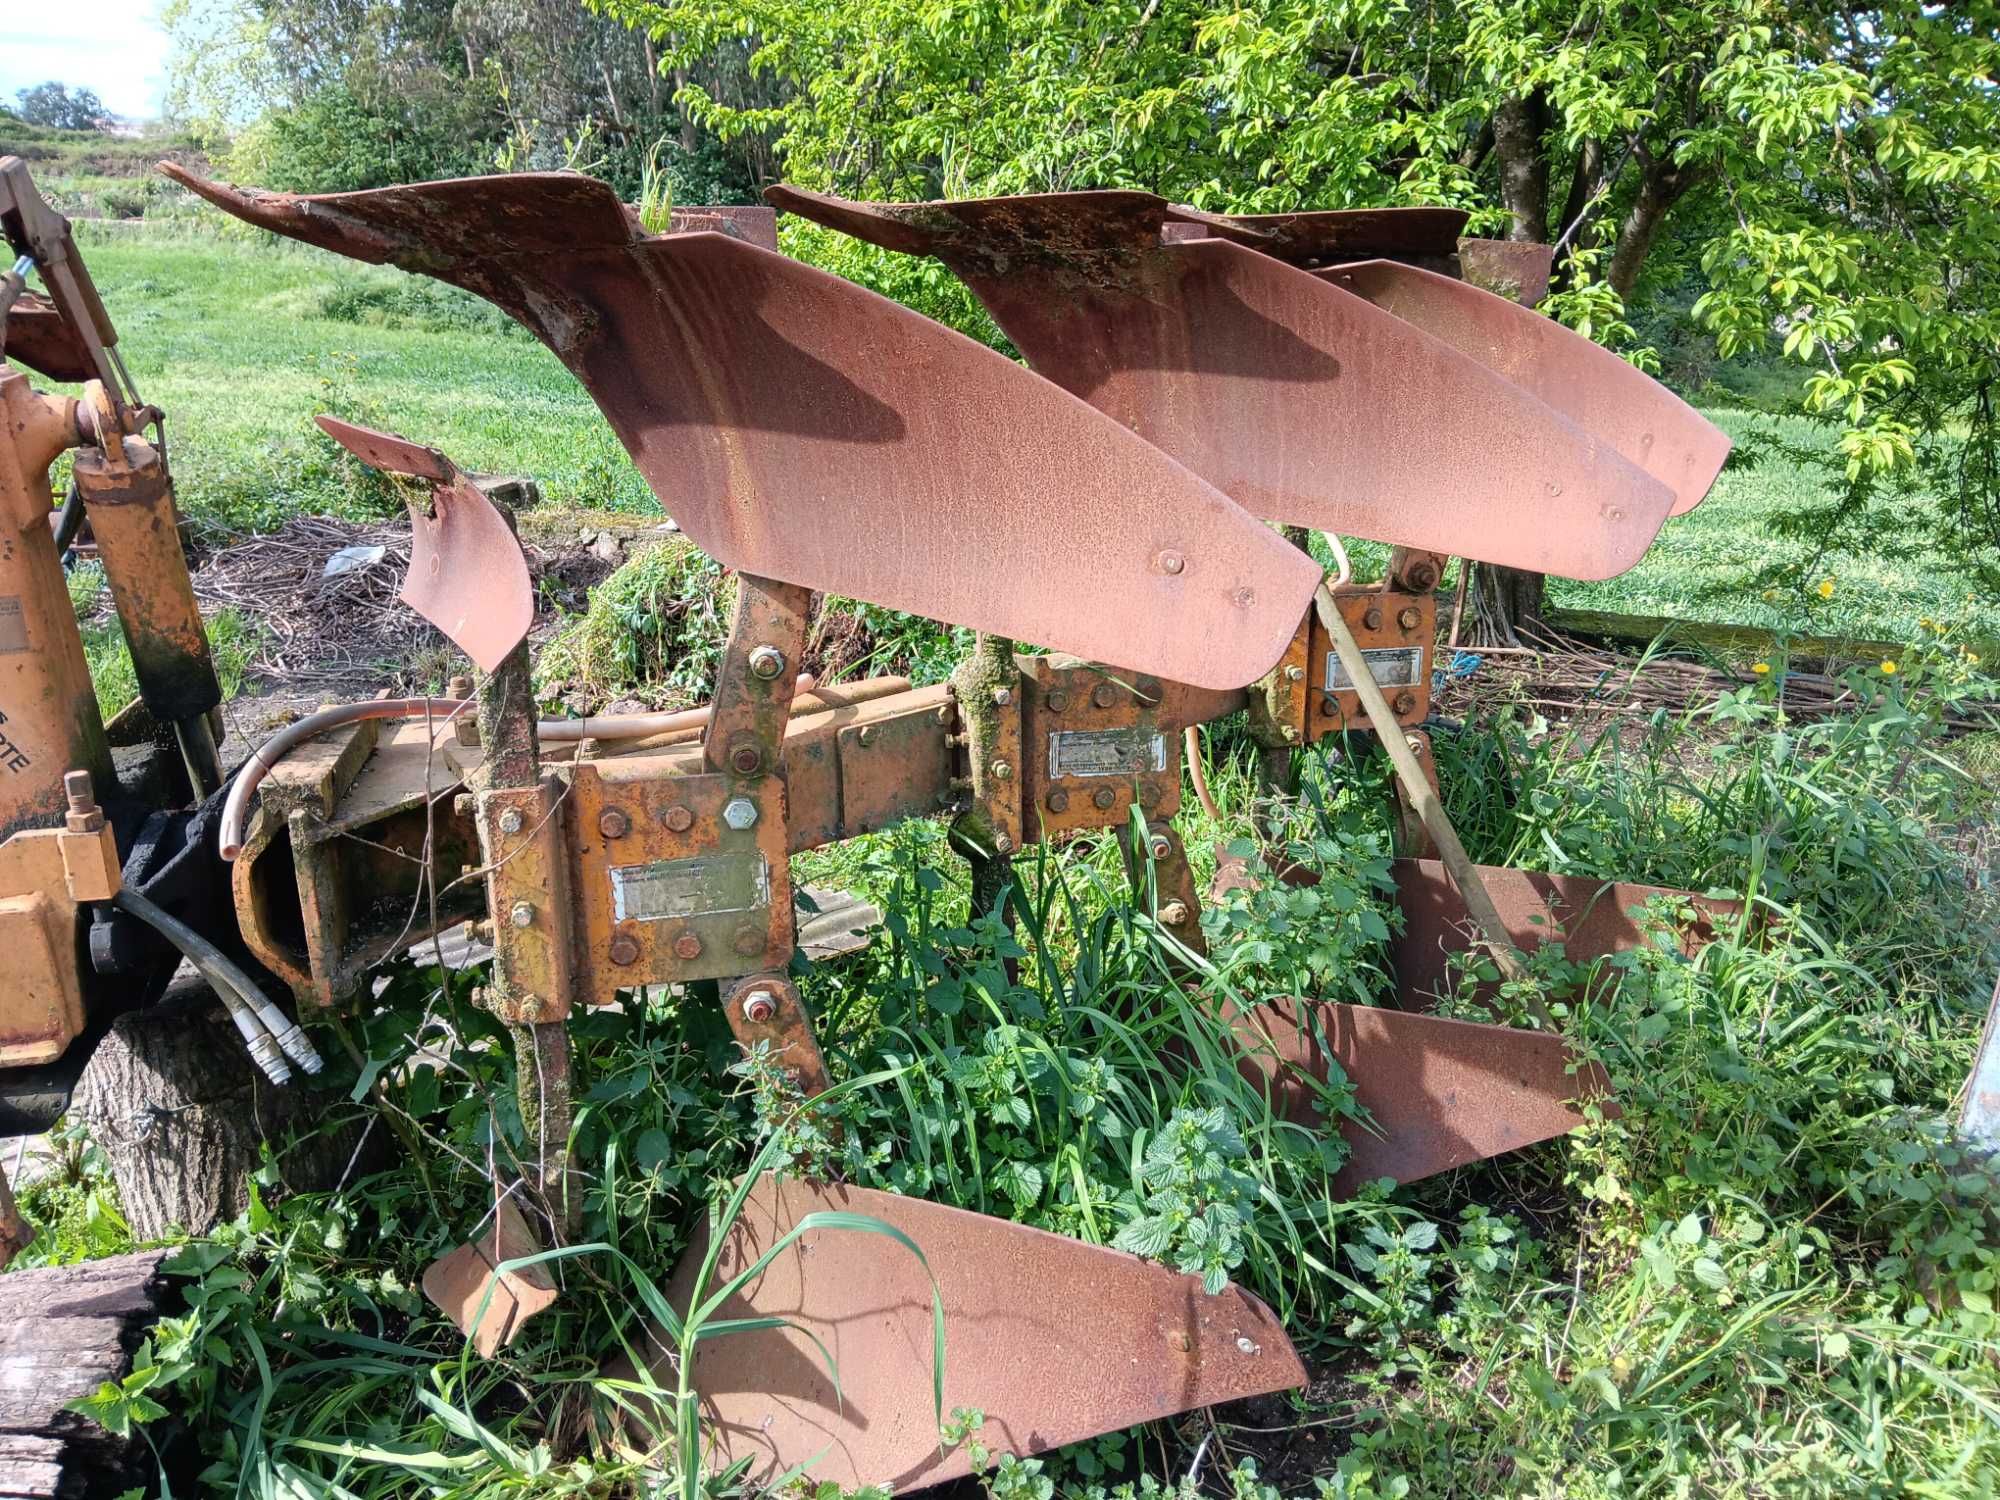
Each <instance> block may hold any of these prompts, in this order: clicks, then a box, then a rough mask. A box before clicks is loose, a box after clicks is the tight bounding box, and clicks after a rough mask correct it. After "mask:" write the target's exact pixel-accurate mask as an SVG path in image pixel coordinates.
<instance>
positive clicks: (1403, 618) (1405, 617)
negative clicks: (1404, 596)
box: [1396, 605, 1423, 630]
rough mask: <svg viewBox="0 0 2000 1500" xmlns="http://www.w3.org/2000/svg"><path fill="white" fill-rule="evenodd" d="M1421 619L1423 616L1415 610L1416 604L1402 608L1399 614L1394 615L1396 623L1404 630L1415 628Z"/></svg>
mask: <svg viewBox="0 0 2000 1500" xmlns="http://www.w3.org/2000/svg"><path fill="white" fill-rule="evenodd" d="M1422 619H1423V616H1422V615H1421V614H1419V613H1418V612H1417V608H1416V606H1415V605H1411V606H1410V607H1409V608H1408V609H1406V610H1404V611H1403V612H1402V613H1401V614H1399V615H1397V616H1396V623H1397V624H1398V625H1400V626H1402V627H1403V629H1405V630H1415V629H1416V628H1417V624H1418V622H1419V621H1421V620H1422Z"/></svg>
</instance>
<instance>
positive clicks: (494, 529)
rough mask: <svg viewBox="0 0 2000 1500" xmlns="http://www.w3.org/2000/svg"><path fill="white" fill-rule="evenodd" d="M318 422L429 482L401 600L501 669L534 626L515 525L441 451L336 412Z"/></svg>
mask: <svg viewBox="0 0 2000 1500" xmlns="http://www.w3.org/2000/svg"><path fill="white" fill-rule="evenodd" d="M316 420H317V421H318V422H319V427H320V431H322V432H324V433H325V434H326V435H327V436H328V437H330V438H332V439H333V440H334V441H335V442H336V443H338V444H340V446H341V447H343V448H345V449H346V450H347V451H348V452H349V453H352V454H353V455H354V456H355V457H356V458H358V459H360V460H361V462H363V463H364V464H367V465H368V467H370V468H371V469H380V470H382V471H383V472H385V473H389V474H397V475H400V476H402V477H403V478H405V479H415V480H420V481H422V482H423V483H424V484H427V485H428V486H430V491H431V503H430V506H429V508H428V509H426V508H425V507H423V506H422V505H420V504H417V503H414V502H412V503H411V504H410V505H409V512H410V571H409V572H408V573H407V574H405V575H404V577H403V589H402V593H401V596H400V597H401V598H402V601H403V602H404V603H405V604H407V605H409V606H410V608H411V609H414V610H415V611H416V612H417V613H418V614H420V615H422V616H423V617H424V618H425V619H426V620H429V621H430V622H431V624H433V625H435V626H437V628H438V629H439V630H441V631H443V632H444V634H445V636H446V638H447V639H449V640H450V641H451V642H452V644H453V645H455V646H457V647H458V649H459V650H461V651H463V652H464V653H465V654H466V655H467V656H469V657H471V658H472V660H473V662H474V663H475V664H476V665H477V666H478V667H479V669H480V670H481V671H482V672H492V671H495V670H497V669H498V668H499V666H500V663H501V662H503V661H505V660H506V659H507V653H508V652H510V651H512V650H513V649H514V648H515V647H516V646H518V645H520V644H521V642H522V641H523V640H524V639H526V637H527V634H528V628H529V627H530V626H531V625H533V624H534V623H535V586H534V584H533V583H532V582H530V581H529V578H528V564H527V560H526V559H525V558H524V557H522V555H521V544H520V543H519V542H517V541H516V540H515V539H514V531H513V528H512V527H510V526H509V525H508V524H507V522H506V520H505V518H503V517H502V516H501V514H500V512H499V511H497V510H495V509H494V507H493V502H492V501H491V500H488V499H487V498H486V496H485V495H483V494H481V493H480V491H479V488H478V486H476V485H475V484H473V482H472V481H471V480H469V479H467V478H466V477H465V475H464V474H462V473H461V472H459V469H458V466H457V465H456V464H454V463H453V462H452V461H451V460H450V459H448V458H446V457H445V456H444V455H443V454H442V453H440V452H438V450H437V449H435V448H426V447H424V446H422V445H421V444H418V443H413V442H411V441H409V440H408V439H407V438H400V437H396V436H394V435H393V434H391V433H386V432H376V431H374V430H373V429H371V428H367V427H357V426H355V425H354V424H353V423H352V422H343V421H341V420H340V418H338V417H331V416H321V417H319V418H317V419H316Z"/></svg>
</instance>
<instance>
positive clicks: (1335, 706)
mask: <svg viewBox="0 0 2000 1500" xmlns="http://www.w3.org/2000/svg"><path fill="white" fill-rule="evenodd" d="M1319 711H1320V712H1321V713H1323V714H1337V713H1339V712H1340V700H1339V699H1338V698H1336V697H1334V696H1333V694H1331V693H1328V694H1327V695H1326V696H1325V697H1323V698H1321V699H1320V700H1319Z"/></svg>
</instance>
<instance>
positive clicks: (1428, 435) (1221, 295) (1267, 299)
mask: <svg viewBox="0 0 2000 1500" xmlns="http://www.w3.org/2000/svg"><path fill="white" fill-rule="evenodd" d="M765 196H766V197H767V198H769V199H770V200H771V201H772V202H773V203H775V204H776V205H777V206H778V207H780V208H784V209H788V210H790V211H792V212H795V213H799V214H802V215H804V216H806V217H808V218H811V219H814V220H817V221H818V222H820V223H823V224H827V225H829V226H831V227H833V228H836V229H840V230H842V231H844V232H846V233H849V234H852V235H855V236H857V237H858V238H861V239H865V240H868V241H870V242H872V243H875V244H879V245H883V246H885V247H887V248H889V249H893V250H899V251H903V252H906V253H910V254H927V255H935V256H937V257H938V258H939V259H941V260H942V261H944V263H945V264H946V265H947V266H949V267H950V268H951V269H952V271H953V272H955V273H956V274H957V275H958V277H959V278H960V279H961V280H962V281H964V282H965V283H966V285H967V286H968V287H970V288H971V289H972V291H973V293H974V294H975V295H976V296H978V298H979V299H980V301H981V302H983V303H984V304H985V305H986V308H987V310H988V311H989V312H991V313H992V314H993V317H994V320H995V321H996V322H997V323H998V324H999V325H1000V327H1001V328H1002V329H1003V330H1005V332H1006V333H1007V335H1008V337H1010V338H1011V339H1013V341H1014V342H1015V344H1017V345H1018V346H1019V347H1020V348H1021V350H1022V352H1023V353H1024V354H1026V355H1027V357H1028V360H1029V362H1030V363H1031V364H1032V365H1033V366H1034V367H1035V369H1037V370H1039V371H1040V372H1041V373H1042V374H1044V375H1046V376H1048V377H1049V378H1050V379H1051V380H1053V381H1054V382H1056V383H1057V384H1058V385H1061V386H1062V387H1064V388H1065V389H1067V390H1071V391H1074V392H1076V394H1078V395H1079V396H1082V397H1083V398H1084V399H1085V400H1087V401H1089V402H1090V403H1091V404H1092V405H1093V406H1096V407H1098V408H1099V409H1100V410H1102V411H1104V412H1106V413H1108V414H1109V415H1111V416H1112V417H1114V418H1116V419H1117V420H1118V421H1119V422H1120V423H1121V424H1122V425H1124V426H1126V427H1129V428H1131V429H1132V430H1133V431H1135V432H1137V433H1138V434H1139V435H1140V436H1141V437H1143V438H1145V439H1146V440H1147V441H1148V442H1150V443H1154V444H1156V445H1158V446H1159V447H1160V448H1161V449H1163V450H1164V451H1166V452H1167V453H1169V454H1171V455H1172V456H1173V457H1175V458H1177V459H1179V460H1180V461H1181V462H1182V463H1184V464H1186V465H1187V466H1188V467H1189V468H1190V469H1193V470H1194V471H1195V472H1196V473H1198V474H1201V475H1202V476H1203V477H1204V478H1206V479H1208V480H1210V481H1211V482H1212V483H1214V484H1215V485H1216V486H1217V488H1219V489H1221V490H1222V491H1223V492H1224V493H1225V494H1227V495H1229V496H1230V497H1231V498H1233V499H1235V500H1237V501H1239V502H1240V503H1241V504H1242V505H1243V506H1244V507H1245V508H1246V509H1248V510H1249V511H1251V512H1252V513H1253V514H1256V515H1259V516H1262V517H1263V518H1264V519H1265V520H1268V521H1281V522H1286V523H1294V524H1300V525H1307V526H1312V527H1315V528H1317V529H1320V530H1324V531H1335V532H1340V533H1342V534H1345V535H1351V536H1359V537H1366V538H1368V539H1370V540H1374V541H1382V542H1389V543H1394V544H1397V545H1401V546H1407V547H1417V548H1423V549H1427V550H1430V551H1435V552H1441V553H1446V554H1451V555H1456V556H1464V557H1472V558H1476V559H1479V560H1480V561H1483V562H1491V563H1499V564H1504V565H1507V566H1511V567H1521V568H1532V569H1534V570H1535V571H1538V572H1543V573H1554V574H1558V575H1561V576H1564V577H1570V578H1586V579H1590V578H1608V577H1612V576H1615V575H1616V574H1618V573H1621V572H1623V571H1625V570H1626V569H1627V568H1629V567H1631V566H1632V565H1633V564H1634V563H1636V562H1637V561H1638V560H1639V558H1640V557H1641V556H1642V555H1643V554H1644V552H1645V550H1646V548H1647V546H1648V545H1650V543H1651V542H1652V539H1653V537H1654V535H1655V534H1656V533H1657V532H1658V530H1659V528H1660V523H1661V522H1662V521H1664V520H1665V519H1666V516H1667V513H1668V511H1669V509H1670V508H1671V506H1672V503H1673V495H1672V492H1671V491H1670V490H1668V489H1667V487H1666V486H1664V485H1662V484H1660V483H1659V482H1658V481H1657V480H1655V479H1653V478H1651V477H1650V476H1649V475H1647V474H1645V473H1644V472H1643V471H1642V470H1640V469H1639V468H1637V467H1636V466H1634V465H1633V464H1631V463H1629V462H1627V461H1626V460H1625V459H1624V458H1623V457H1621V456H1620V455H1619V453H1618V452H1617V451H1616V450H1615V449H1614V448H1613V447H1612V446H1611V444H1610V443H1608V442H1607V441H1605V440H1604V439H1603V438H1601V437H1600V436H1599V435H1597V434H1594V433H1591V432H1587V431H1585V430H1584V429H1583V428H1581V427H1579V426H1577V425H1576V424H1575V423H1574V422H1572V421H1571V420H1570V419H1569V418H1567V417H1565V416H1564V415H1562V414H1561V413H1560V412H1557V411H1555V410H1554V409H1552V408H1551V407H1549V406H1548V405H1547V404H1546V403H1544V402H1542V401H1540V400H1538V399H1536V398H1535V397H1534V396H1533V395H1531V394H1530V393H1529V392H1527V391H1525V390H1523V389H1521V388H1520V387H1519V386H1517V385H1514V384H1513V383H1511V382H1509V381H1507V380H1505V379H1503V378H1501V377H1500V376H1498V375H1496V374H1495V373H1494V372H1493V371H1491V370H1490V369H1488V368H1486V367H1485V366H1484V365H1482V364H1480V363H1479V362H1478V361H1477V360H1474V359H1471V358H1469V357H1467V356H1466V355H1465V354H1463V353H1461V352H1460V351H1458V350H1457V349H1454V348H1453V347H1452V346H1451V345H1450V344H1448V343H1446V342H1445V341H1444V340H1442V339H1438V338H1435V337H1433V336H1432V335H1430V334H1428V333H1425V332H1423V331H1422V330H1421V329H1418V328H1416V327H1413V326H1412V325H1410V324H1408V323H1405V322H1403V321H1401V320H1400V319H1398V318H1396V317H1394V316H1392V315H1391V314H1388V313H1385V312H1383V311H1382V310H1381V309H1380V308H1377V307H1375V306H1374V305H1373V304H1372V303H1370V302H1368V301H1367V300H1366V299H1365V298H1362V297H1358V296H1355V295H1353V294H1352V293H1349V292H1345V291H1343V290H1342V289H1341V288H1339V287H1337V286H1333V285H1331V284H1329V283H1327V282H1323V281H1320V280H1318V279H1316V278H1315V277H1314V276H1313V275H1312V274H1311V273H1309V272H1306V271H1303V270H1300V269H1298V268H1296V267H1293V266H1291V265H1288V264H1286V263H1285V262H1284V261H1282V260H1279V259H1276V258H1274V257H1273V256H1271V255H1268V254H1264V253H1262V252H1261V251H1259V250H1250V249H1246V248H1245V247H1244V246H1243V245H1242V244H1239V243H1236V240H1237V239H1239V238H1241V237H1242V236H1243V235H1245V234H1249V233H1252V232H1253V231H1251V230H1246V229H1244V228H1242V227H1241V226H1232V225H1230V224H1228V222H1227V221H1220V220H1217V219H1215V218H1213V217H1212V216H1206V215H1201V216H1192V217H1193V218H1194V219H1195V220H1196V221H1197V222H1199V223H1201V224H1204V225H1207V226H1209V227H1210V228H1212V229H1215V230H1216V233H1215V234H1214V235H1212V236H1211V237H1208V238H1201V239H1176V240H1173V241H1172V242H1168V241H1167V240H1165V239H1164V238H1163V230H1164V228H1165V226H1166V224H1167V223H1168V222H1169V221H1174V220H1181V221H1185V220H1186V219H1188V218H1189V217H1190V211H1188V210H1181V209H1175V208H1173V207H1172V205H1170V204H1168V203H1167V202H1166V201H1165V200H1164V199H1160V198H1156V197H1153V196H1152V195H1151V194H1147V193H1138V192H1122V191H1121V192H1094V193H1056V194H1043V195H1037V196H1029V197H1019V198H991V199H968V200H964V201H958V202H941V203H906V204H870V203H853V202H848V201H846V200H844V199H839V198H833V197H829V196H827V195H825V194H818V193H808V192H804V191H802V190H799V189H795V188H787V187H775V188H771V189H769V190H768V191H767V193H766V195H765Z"/></svg>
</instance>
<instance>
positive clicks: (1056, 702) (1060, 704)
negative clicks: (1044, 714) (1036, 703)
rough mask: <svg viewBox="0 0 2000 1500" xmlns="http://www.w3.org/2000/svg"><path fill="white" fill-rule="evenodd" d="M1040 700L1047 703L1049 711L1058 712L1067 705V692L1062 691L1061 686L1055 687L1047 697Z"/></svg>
mask: <svg viewBox="0 0 2000 1500" xmlns="http://www.w3.org/2000/svg"><path fill="white" fill-rule="evenodd" d="M1042 701H1043V702H1044V703H1046V704H1048V706H1049V712H1050V713H1052V714H1059V713H1061V712H1062V711H1063V710H1064V709H1066V708H1068V707H1069V694H1068V693H1066V692H1064V691H1063V690H1062V689H1061V688H1057V689H1056V690H1055V691H1054V692H1052V693H1050V694H1049V695H1048V697H1046V698H1044V699H1043V700H1042Z"/></svg>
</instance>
